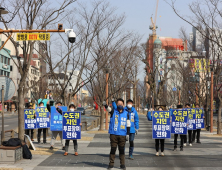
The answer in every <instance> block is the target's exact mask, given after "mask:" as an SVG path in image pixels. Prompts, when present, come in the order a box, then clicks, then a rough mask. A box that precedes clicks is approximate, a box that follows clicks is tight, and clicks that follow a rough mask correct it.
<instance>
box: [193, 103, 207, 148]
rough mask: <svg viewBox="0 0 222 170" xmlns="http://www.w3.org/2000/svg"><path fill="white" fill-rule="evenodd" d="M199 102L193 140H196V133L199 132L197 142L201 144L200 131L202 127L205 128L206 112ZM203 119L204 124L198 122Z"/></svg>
mask: <svg viewBox="0 0 222 170" xmlns="http://www.w3.org/2000/svg"><path fill="white" fill-rule="evenodd" d="M199 108H200V106H199V104H196V130H193V142H195V138H196V133H197V143H199V144H201V142H200V131H201V128H204V118H205V116H204V113H203V109H199ZM198 119H199V120H202V124H201V123H198V121H199V120H198Z"/></svg>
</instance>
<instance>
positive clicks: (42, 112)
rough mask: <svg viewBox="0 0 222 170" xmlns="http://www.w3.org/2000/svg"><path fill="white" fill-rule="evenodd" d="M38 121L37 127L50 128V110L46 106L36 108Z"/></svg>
mask: <svg viewBox="0 0 222 170" xmlns="http://www.w3.org/2000/svg"><path fill="white" fill-rule="evenodd" d="M35 111H36V122H37V128H49V127H50V121H49V111H48V109H47V108H46V107H37V108H36V110H35Z"/></svg>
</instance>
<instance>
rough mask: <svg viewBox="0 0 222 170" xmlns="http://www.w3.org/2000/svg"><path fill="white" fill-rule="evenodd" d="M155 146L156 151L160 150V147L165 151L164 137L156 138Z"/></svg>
mask: <svg viewBox="0 0 222 170" xmlns="http://www.w3.org/2000/svg"><path fill="white" fill-rule="evenodd" d="M155 147H156V151H157V152H159V147H160V148H161V152H163V151H164V139H155Z"/></svg>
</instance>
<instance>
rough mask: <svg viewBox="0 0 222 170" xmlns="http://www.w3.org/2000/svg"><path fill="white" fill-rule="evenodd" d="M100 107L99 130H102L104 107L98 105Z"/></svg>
mask: <svg viewBox="0 0 222 170" xmlns="http://www.w3.org/2000/svg"><path fill="white" fill-rule="evenodd" d="M99 108H100V112H101V119H100V128H99V130H100V131H103V130H104V107H103V106H102V107H99Z"/></svg>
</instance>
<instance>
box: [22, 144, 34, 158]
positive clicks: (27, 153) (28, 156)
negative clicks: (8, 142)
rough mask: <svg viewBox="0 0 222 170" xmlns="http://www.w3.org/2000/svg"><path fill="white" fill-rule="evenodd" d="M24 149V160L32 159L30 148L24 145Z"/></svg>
mask: <svg viewBox="0 0 222 170" xmlns="http://www.w3.org/2000/svg"><path fill="white" fill-rule="evenodd" d="M22 148H23V158H24V159H30V160H31V159H32V153H31V152H30V150H29V148H28V146H27V145H26V144H25V145H22Z"/></svg>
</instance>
